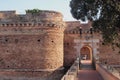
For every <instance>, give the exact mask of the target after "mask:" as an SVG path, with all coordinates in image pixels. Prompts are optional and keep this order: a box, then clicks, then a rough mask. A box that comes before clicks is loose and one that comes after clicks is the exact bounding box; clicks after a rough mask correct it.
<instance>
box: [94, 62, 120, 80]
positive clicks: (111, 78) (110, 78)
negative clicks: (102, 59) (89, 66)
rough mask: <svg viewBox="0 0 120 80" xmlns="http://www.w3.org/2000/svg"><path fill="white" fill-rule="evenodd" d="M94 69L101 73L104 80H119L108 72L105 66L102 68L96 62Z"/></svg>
mask: <svg viewBox="0 0 120 80" xmlns="http://www.w3.org/2000/svg"><path fill="white" fill-rule="evenodd" d="M96 70H97V71H98V72H99V73H100V74H101V76H102V77H103V79H104V80H119V79H118V78H116V77H115V76H114V75H112V74H111V73H110V72H108V71H107V70H106V69H105V68H103V67H102V65H100V64H96Z"/></svg>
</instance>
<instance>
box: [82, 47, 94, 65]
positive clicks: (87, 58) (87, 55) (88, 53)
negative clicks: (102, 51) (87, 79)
mask: <svg viewBox="0 0 120 80" xmlns="http://www.w3.org/2000/svg"><path fill="white" fill-rule="evenodd" d="M80 60H81V61H80V62H81V63H83V64H84V63H91V64H92V49H91V47H89V46H84V47H82V48H81V50H80Z"/></svg>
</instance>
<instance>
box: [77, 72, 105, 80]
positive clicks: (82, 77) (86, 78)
mask: <svg viewBox="0 0 120 80" xmlns="http://www.w3.org/2000/svg"><path fill="white" fill-rule="evenodd" d="M77 80H103V78H102V77H101V75H100V74H99V73H98V72H97V71H96V70H80V71H79V73H78V79H77Z"/></svg>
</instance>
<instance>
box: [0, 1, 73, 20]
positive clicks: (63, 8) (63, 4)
mask: <svg viewBox="0 0 120 80" xmlns="http://www.w3.org/2000/svg"><path fill="white" fill-rule="evenodd" d="M70 1H71V0H0V10H16V11H17V13H20V14H21V13H22V14H23V13H25V10H26V9H34V8H38V9H41V10H54V11H58V12H61V13H62V14H63V16H64V20H67V21H70V20H75V19H73V18H72V15H71V13H70V7H69V2H70Z"/></svg>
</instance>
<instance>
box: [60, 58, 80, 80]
mask: <svg viewBox="0 0 120 80" xmlns="http://www.w3.org/2000/svg"><path fill="white" fill-rule="evenodd" d="M78 69H79V60H76V61H75V62H74V63H73V65H72V66H71V67H70V69H69V70H68V71H67V73H66V74H65V75H64V76H63V77H62V79H61V80H76V76H77V73H78Z"/></svg>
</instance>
